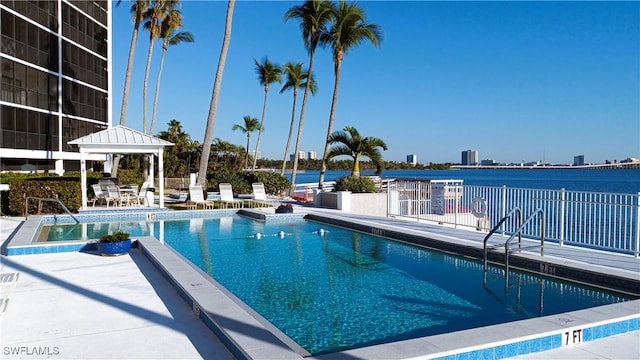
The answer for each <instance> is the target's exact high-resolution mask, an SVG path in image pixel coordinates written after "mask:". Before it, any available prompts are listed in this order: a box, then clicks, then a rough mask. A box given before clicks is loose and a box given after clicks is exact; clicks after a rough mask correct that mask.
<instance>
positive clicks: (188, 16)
mask: <svg viewBox="0 0 640 360" xmlns="http://www.w3.org/2000/svg"><path fill="white" fill-rule="evenodd" d="M301 3H302V2H301V1H297V2H289V1H238V2H237V3H236V6H235V11H234V19H233V29H232V37H231V44H230V48H229V53H228V57H227V62H226V66H225V72H224V78H223V83H222V90H221V96H220V100H219V104H218V112H217V117H216V125H215V131H214V137H217V138H221V139H223V140H225V141H229V142H231V143H234V144H238V145H242V146H244V145H245V144H246V137H245V135H244V134H242V133H240V132H238V131H232V130H231V128H232V126H233V125H234V124H241V123H242V122H243V120H242V118H243V116H245V115H250V116H252V117H255V118H258V119H260V117H261V111H262V104H263V97H264V91H263V87H262V86H260V85H259V83H258V80H257V76H256V73H255V69H254V63H253V59H254V58H255V59H258V60H260V59H262V58H263V57H264V56H268V57H269V59H270V60H271V61H274V62H276V63H280V64H284V63H286V62H287V61H294V62H304V63H305V65H308V55H307V52H306V50H305V49H304V47H303V42H302V36H301V33H300V31H299V23H298V22H297V21H289V22H287V23H285V22H284V21H283V14H284V13H285V12H286V11H287V9H289V8H290V7H292V6H294V5H299V4H301ZM358 3H359V4H360V6H361V7H362V8H363V9H364V10H365V12H366V14H367V18H368V21H369V22H371V23H376V24H378V25H379V26H380V27H381V28H382V32H383V35H384V39H383V42H382V44H381V46H380V47H379V48H377V49H376V48H374V47H373V46H372V45H370V44H368V43H365V44H363V45H361V46H360V47H358V48H355V49H353V50H351V51H350V52H349V53H347V55H346V56H345V59H344V62H343V65H342V72H341V79H340V87H339V94H338V103H337V112H336V120H335V125H334V130H341V129H342V128H344V127H345V126H347V125H349V126H354V127H356V128H357V129H358V130H359V131H360V133H361V134H362V135H364V136H376V137H379V138H382V139H383V140H385V141H386V143H387V145H388V147H389V150H388V151H385V152H383V156H384V158H385V159H386V160H394V161H404V160H405V157H406V155H407V154H416V155H417V156H418V161H419V162H420V163H429V162H435V163H443V162H454V163H455V162H460V153H461V151H462V150H466V149H475V150H478V152H479V157H480V159H494V160H496V161H499V162H520V161H522V160H524V161H525V162H528V161H535V160H545V161H546V162H550V163H572V162H573V156H575V155H584V156H585V161H586V162H588V163H601V162H604V161H605V160H608V159H625V158H627V157H636V158H640V86H639V83H640V2H553V1H550V2H531V3H530V2H429V1H361V2H358ZM226 6H227V2H226V1H183V3H182V7H181V10H182V12H183V14H184V28H183V30H184V31H190V32H191V33H192V34H193V35H194V37H195V42H194V43H191V44H188V43H186V44H182V45H178V46H176V47H172V48H169V50H168V51H167V55H166V59H165V65H164V71H163V74H162V78H161V89H160V98H159V105H158V116H157V120H156V127H155V131H154V132H156V133H157V132H159V131H161V130H165V129H166V128H167V126H166V124H167V122H169V121H170V120H171V119H177V120H179V121H180V122H181V123H182V124H183V126H184V129H185V131H186V132H188V133H189V134H190V135H191V138H192V139H193V140H198V141H199V142H202V141H203V139H204V128H205V125H206V120H207V114H208V111H209V104H210V101H211V93H212V88H213V81H214V77H215V70H216V66H217V62H218V57H219V53H220V46H221V42H222V35H223V30H224V19H225V15H226V13H225V12H226ZM129 7H130V2H129V1H126V0H125V1H123V2H122V4H121V5H120V6H118V7H116V6H115V2H114V7H113V56H114V59H113V95H114V101H113V121H114V124H117V123H118V121H119V116H120V108H121V103H122V90H123V86H124V85H123V84H124V73H125V69H126V62H127V56H128V51H129V45H130V41H131V32H132V28H133V25H132V22H131V17H130V15H129ZM148 48H149V39H148V34H147V33H146V32H142V31H141V33H140V37H139V39H138V43H137V48H136V54H135V68H134V72H133V78H132V83H131V95H130V98H129V109H128V113H127V126H129V127H132V128H134V129H138V130H141V129H142V83H143V77H144V68H145V65H146V56H147V51H148ZM160 53H161V49H160V46H159V44H158V45H156V49H155V52H154V54H153V60H152V62H153V63H152V68H151V75H150V83H149V90H148V91H149V94H148V99H149V103H148V119H150V118H151V108H152V99H153V93H154V90H155V81H156V75H157V70H158V66H159V60H160ZM314 74H315V76H316V79H317V83H318V88H319V89H318V90H319V91H318V92H317V93H316V96H315V97H310V98H309V103H308V105H307V110H306V116H305V123H304V127H303V137H302V145H301V149H302V150H305V151H309V150H314V151H316V152H318V154H319V156H320V153H321V152H322V150H323V146H324V140H325V136H326V132H327V124H328V119H329V110H330V107H331V96H332V91H333V84H334V77H333V60H332V58H331V51H330V49H319V50H318V51H317V52H316V57H315V59H314ZM281 88H282V85H280V84H272V85H271V87H270V91H269V98H268V103H267V114H266V118H265V123H264V126H265V131H264V133H263V136H262V140H261V145H260V151H261V153H262V155H263V156H264V157H266V158H270V159H282V157H283V154H284V145H285V143H286V138H287V133H288V129H289V123H290V119H291V105H292V99H293V97H292V93H291V92H285V93H283V94H280V93H279V92H280V89H281ZM301 100H302V94H300V96H299V101H298V104H300V103H301ZM299 112H300V109H299V107H298V109H297V110H296V124H297V122H298V116H299ZM149 121H150V120H149ZM294 134H295V133H294ZM294 136H295V135H294ZM256 139H257V133H254V134H253V135H252V145H251V148H252V149H253V147H254V146H255V140H256ZM292 147H293V145H292ZM292 151H293V150H291V152H292Z"/></svg>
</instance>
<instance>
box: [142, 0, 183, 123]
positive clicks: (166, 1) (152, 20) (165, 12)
mask: <svg viewBox="0 0 640 360" xmlns="http://www.w3.org/2000/svg"><path fill="white" fill-rule="evenodd" d="M178 4H180V1H179V0H154V1H153V3H152V5H151V7H150V8H149V10H147V13H146V14H145V19H147V21H146V22H145V23H144V28H145V30H147V31H148V32H149V52H148V53H147V67H146V68H145V71H144V81H143V87H142V132H143V133H145V134H147V133H148V131H147V88H148V85H149V71H150V70H151V57H152V55H153V45H154V43H155V40H156V39H157V38H158V37H160V29H161V26H162V22H163V21H164V19H165V18H166V17H167V16H169V14H170V13H171V12H172V11H173V10H174V9H175V8H176V7H177V6H178Z"/></svg>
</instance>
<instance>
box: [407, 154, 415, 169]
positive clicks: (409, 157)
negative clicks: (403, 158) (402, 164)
mask: <svg viewBox="0 0 640 360" xmlns="http://www.w3.org/2000/svg"><path fill="white" fill-rule="evenodd" d="M407 163H409V164H411V165H413V166H416V165H417V164H418V157H417V156H416V154H409V155H407Z"/></svg>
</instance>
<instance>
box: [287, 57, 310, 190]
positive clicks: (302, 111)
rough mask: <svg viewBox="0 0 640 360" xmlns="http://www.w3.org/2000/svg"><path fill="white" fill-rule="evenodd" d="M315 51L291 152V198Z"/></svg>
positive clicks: (294, 187) (294, 184)
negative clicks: (294, 142) (293, 148)
mask: <svg viewBox="0 0 640 360" xmlns="http://www.w3.org/2000/svg"><path fill="white" fill-rule="evenodd" d="M314 53H315V49H311V50H310V51H309V73H308V74H309V75H308V78H307V86H305V87H304V95H303V96H302V107H301V108H300V121H299V122H298V135H297V136H296V146H295V150H294V152H293V166H292V167H291V190H290V191H289V195H291V196H293V195H294V194H295V191H296V173H297V172H298V151H300V140H301V139H302V125H303V124H304V111H305V110H306V109H307V98H308V97H309V92H310V89H311V81H309V79H311V76H312V74H313V73H312V72H311V71H312V70H313V54H314Z"/></svg>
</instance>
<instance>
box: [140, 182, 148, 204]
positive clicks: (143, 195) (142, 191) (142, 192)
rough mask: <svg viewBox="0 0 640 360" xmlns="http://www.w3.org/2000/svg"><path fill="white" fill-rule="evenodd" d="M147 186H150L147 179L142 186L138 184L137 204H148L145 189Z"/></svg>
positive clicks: (146, 189)
mask: <svg viewBox="0 0 640 360" xmlns="http://www.w3.org/2000/svg"><path fill="white" fill-rule="evenodd" d="M149 187H151V184H149V182H148V181H145V182H143V183H142V186H140V191H138V204H140V205H146V206H149V204H147V191H148V190H149Z"/></svg>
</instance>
